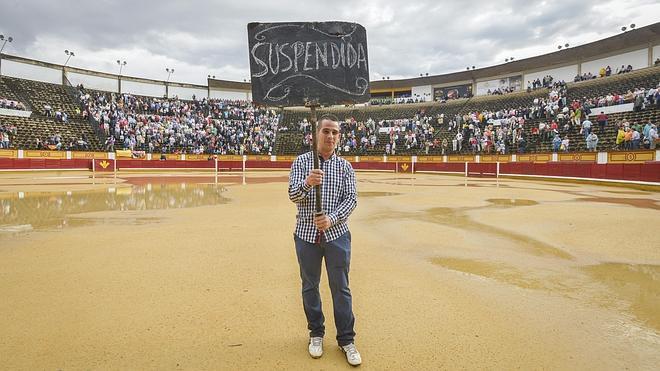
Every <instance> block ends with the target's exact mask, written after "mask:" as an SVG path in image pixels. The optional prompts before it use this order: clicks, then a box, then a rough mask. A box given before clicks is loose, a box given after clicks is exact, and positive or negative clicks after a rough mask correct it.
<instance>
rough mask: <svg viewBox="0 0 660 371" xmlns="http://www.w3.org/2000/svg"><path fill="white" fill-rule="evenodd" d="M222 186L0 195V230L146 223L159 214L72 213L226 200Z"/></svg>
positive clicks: (199, 203) (148, 185) (189, 205)
mask: <svg viewBox="0 0 660 371" xmlns="http://www.w3.org/2000/svg"><path fill="white" fill-rule="evenodd" d="M224 191H225V188H223V187H218V186H216V185H212V184H211V185H207V184H186V183H183V184H156V185H152V184H145V185H138V186H133V187H120V188H108V189H103V190H95V191H81V192H71V191H67V192H19V194H17V195H15V196H14V197H11V198H7V197H5V198H0V216H1V219H0V234H2V233H20V232H27V231H31V230H43V229H52V228H63V227H67V226H70V227H71V226H84V225H92V224H97V223H110V224H131V225H140V224H149V223H157V222H158V221H159V220H160V219H159V218H136V217H132V216H118V217H116V218H106V219H103V218H100V219H95V218H94V219H91V218H85V217H81V216H80V215H76V216H75V217H70V216H69V215H73V214H83V213H90V212H97V211H109V210H119V211H134V210H154V209H179V208H189V207H198V206H206V205H217V204H224V203H227V202H228V199H227V198H226V197H224V196H223V195H222V193H223V192H224Z"/></svg>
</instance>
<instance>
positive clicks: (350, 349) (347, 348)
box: [340, 343, 362, 366]
mask: <svg viewBox="0 0 660 371" xmlns="http://www.w3.org/2000/svg"><path fill="white" fill-rule="evenodd" d="M340 348H341V350H342V351H343V352H344V353H345V354H346V360H347V361H348V364H350V365H351V366H359V365H360V364H362V357H360V352H358V351H357V349H356V348H355V344H353V343H350V344H348V345H344V346H343V347H340Z"/></svg>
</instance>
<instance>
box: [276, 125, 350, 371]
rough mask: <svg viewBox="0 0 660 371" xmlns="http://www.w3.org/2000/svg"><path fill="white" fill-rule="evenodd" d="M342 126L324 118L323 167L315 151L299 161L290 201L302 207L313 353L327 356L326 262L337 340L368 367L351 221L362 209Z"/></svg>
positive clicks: (300, 244)
mask: <svg viewBox="0 0 660 371" xmlns="http://www.w3.org/2000/svg"><path fill="white" fill-rule="evenodd" d="M339 132H340V129H339V124H338V120H337V118H336V117H335V116H333V115H325V116H322V117H321V119H320V120H319V125H318V128H317V136H318V146H317V149H318V155H319V162H320V166H319V167H320V169H313V163H314V160H313V152H311V151H310V152H307V153H305V154H302V155H300V156H298V158H296V160H295V161H294V162H293V165H292V166H291V174H290V176H289V199H290V200H291V201H293V202H294V203H295V204H296V206H297V208H298V215H297V216H296V230H295V233H294V241H295V245H296V254H297V256H298V264H299V266H300V278H301V280H302V298H303V307H304V310H305V316H306V317H307V328H308V329H309V331H310V333H309V336H310V340H309V346H308V350H309V354H310V355H311V356H312V357H313V358H319V357H321V356H322V355H323V336H324V335H325V326H324V321H325V317H324V316H323V311H322V308H321V295H320V293H319V282H320V280H321V262H322V260H323V258H325V266H326V270H327V274H328V281H329V284H330V291H331V293H332V304H333V309H334V316H335V325H336V327H337V342H338V343H339V347H340V348H341V350H342V351H343V352H344V353H345V354H346V360H347V361H348V363H349V364H350V365H352V366H357V365H359V364H361V363H362V358H361V357H360V353H359V352H358V351H357V349H356V348H355V344H354V337H355V332H354V330H353V326H354V324H355V317H354V316H353V308H352V297H351V291H350V289H349V288H348V272H349V267H350V260H351V233H350V231H349V230H348V225H347V221H348V217H349V216H350V215H351V213H352V212H353V210H354V209H355V207H356V206H357V191H356V187H355V173H354V172H353V168H352V167H351V164H350V163H349V162H348V161H346V160H344V159H342V158H339V157H338V156H337V155H336V154H335V146H336V145H337V141H338V140H339ZM316 185H320V186H321V188H322V190H321V196H322V198H323V200H322V201H323V202H322V205H323V207H322V209H323V214H322V215H315V200H316V189H315V188H314V186H316Z"/></svg>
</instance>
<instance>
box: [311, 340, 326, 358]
mask: <svg viewBox="0 0 660 371" xmlns="http://www.w3.org/2000/svg"><path fill="white" fill-rule="evenodd" d="M308 349H309V355H310V356H312V358H320V357H321V356H322V355H323V338H321V337H312V338H309V348H308Z"/></svg>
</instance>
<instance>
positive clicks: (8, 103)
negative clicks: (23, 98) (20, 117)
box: [0, 98, 25, 111]
mask: <svg viewBox="0 0 660 371" xmlns="http://www.w3.org/2000/svg"><path fill="white" fill-rule="evenodd" d="M0 108H5V109H13V110H18V111H25V105H24V104H23V103H21V102H17V101H15V100H11V99H5V98H0Z"/></svg>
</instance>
